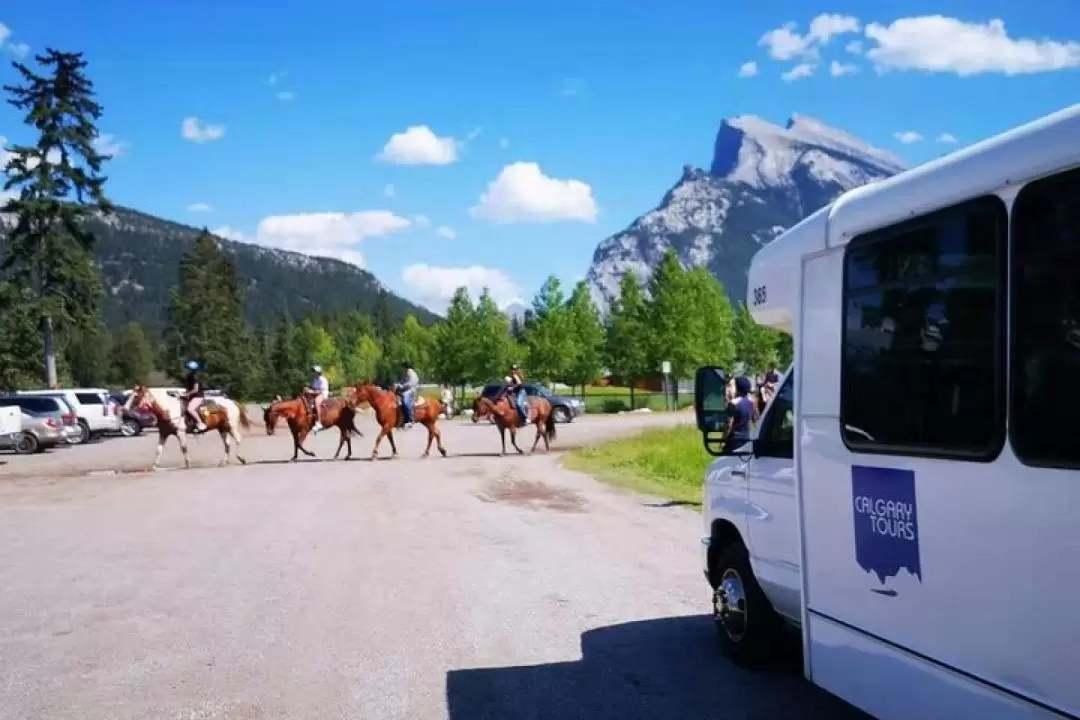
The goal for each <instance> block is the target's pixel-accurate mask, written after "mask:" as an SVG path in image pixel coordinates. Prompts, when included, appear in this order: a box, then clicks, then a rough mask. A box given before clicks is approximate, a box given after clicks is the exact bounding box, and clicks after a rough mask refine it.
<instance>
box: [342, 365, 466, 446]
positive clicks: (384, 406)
mask: <svg viewBox="0 0 1080 720" xmlns="http://www.w3.org/2000/svg"><path fill="white" fill-rule="evenodd" d="M345 392H346V393H347V394H348V395H349V400H350V401H351V402H352V403H353V405H359V404H361V403H367V404H368V405H370V406H371V407H372V409H373V410H375V422H376V423H378V425H379V437H377V438H375V447H374V448H373V449H372V451H371V457H372V458H377V457H379V444H380V443H382V439H383V438H384V437H385V438H386V439H387V440H389V441H390V450H391V451H392V454H391V457H397V444H396V443H395V442H394V429H395V428H398V427H401V421H402V420H403V419H404V415H403V414H402V410H401V404H400V402H399V399H398V396H397V393H395V392H394V391H392V390H383V389H382V388H381V387H379V386H378V385H374V384H372V383H364V384H361V385H358V386H357V387H354V388H346V389H345ZM445 410H446V408H445V407H444V406H443V404H442V402H440V401H439V400H435V399H434V398H425V397H424V396H422V395H419V394H418V395H417V397H416V405H415V407H414V408H413V415H414V416H415V418H414V419H415V420H416V422H418V423H420V424H421V425H423V426H424V427H425V428H427V433H428V436H427V447H426V448H424V454H423V455H422V456H421V457H427V456H428V455H430V454H431V443H432V442H433V441H434V442H435V443H436V444H437V445H438V448H439V453H440V454H442V456H443V457H446V448H444V447H443V444H442V433H440V432H439V428H438V422H439V415H440V414H441V413H443V412H444V411H445Z"/></svg>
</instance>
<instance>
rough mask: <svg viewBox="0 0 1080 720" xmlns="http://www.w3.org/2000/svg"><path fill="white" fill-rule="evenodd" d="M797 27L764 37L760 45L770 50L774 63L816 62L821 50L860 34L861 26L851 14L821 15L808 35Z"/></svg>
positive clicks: (784, 27) (786, 26)
mask: <svg viewBox="0 0 1080 720" xmlns="http://www.w3.org/2000/svg"><path fill="white" fill-rule="evenodd" d="M798 27H799V26H798V24H797V23H795V22H788V23H784V24H783V25H781V26H780V27H778V28H776V29H774V30H770V31H768V32H767V33H765V34H764V35H762V36H761V39H759V40H758V45H760V46H762V47H765V48H768V51H769V57H771V58H772V59H773V60H792V59H794V58H804V59H807V60H813V59H816V58H817V56H818V48H820V47H821V46H823V45H827V44H828V43H829V42H830V41H831V40H832V39H833V38H834V37H836V36H837V35H846V34H848V33H853V32H858V31H859V30H860V29H861V28H862V25H861V24H860V23H859V20H858V18H854V17H852V16H850V15H839V14H835V13H822V14H821V15H818V16H817V17H815V18H814V19H813V20H811V21H810V29H809V31H808V32H807V33H806V34H805V35H800V34H799V32H798Z"/></svg>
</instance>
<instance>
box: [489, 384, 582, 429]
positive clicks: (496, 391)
mask: <svg viewBox="0 0 1080 720" xmlns="http://www.w3.org/2000/svg"><path fill="white" fill-rule="evenodd" d="M524 388H525V394H526V395H527V396H529V397H534V396H536V395H539V396H540V397H545V398H547V399H548V402H550V403H551V416H552V417H553V418H555V422H558V423H568V422H570V421H572V420H573V419H574V418H576V417H577V416H578V415H582V414H584V412H585V403H584V402H582V401H581V400H578V399H577V398H572V397H565V396H563V395H556V394H555V393H553V392H551V391H550V390H548V389H547V388H546V387H544V386H543V385H541V384H540V383H533V382H527V383H525V384H524ZM505 389H506V382H504V381H502V380H498V381H496V382H490V383H488V384H487V385H485V386H484V389H483V390H481V391H480V397H486V398H488V399H489V400H494V399H495V398H496V397H498V396H499V395H500V394H501V393H502V391H503V390H505ZM492 422H494V419H492Z"/></svg>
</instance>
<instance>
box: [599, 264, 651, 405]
mask: <svg viewBox="0 0 1080 720" xmlns="http://www.w3.org/2000/svg"><path fill="white" fill-rule="evenodd" d="M606 330H607V333H606V334H607V338H606V340H607V342H606V353H605V355H606V360H607V364H608V369H609V370H610V371H611V374H612V375H613V376H614V377H615V379H616V380H618V381H620V382H622V383H625V384H626V385H629V386H630V407H631V409H633V407H634V386H635V383H636V382H637V381H638V380H642V379H644V378H645V377H646V376H647V375H648V374H649V372H650V370H652V369H653V366H652V365H651V363H650V358H651V356H650V345H649V343H650V340H649V337H650V331H649V307H648V303H647V302H646V300H645V296H644V294H642V292H641V284H640V283H639V282H638V279H637V276H635V275H634V274H633V273H627V274H626V275H623V277H622V280H620V281H619V297H618V298H616V299H615V301H614V302H613V303H612V304H611V308H610V310H609V312H608V317H607V325H606Z"/></svg>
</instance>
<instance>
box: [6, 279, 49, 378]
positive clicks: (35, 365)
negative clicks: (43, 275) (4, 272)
mask: <svg viewBox="0 0 1080 720" xmlns="http://www.w3.org/2000/svg"><path fill="white" fill-rule="evenodd" d="M33 299H34V298H33V293H31V291H30V290H29V289H27V288H21V287H19V286H17V285H14V284H12V283H6V282H0V389H2V390H25V389H29V388H31V387H34V386H35V385H40V384H41V379H40V378H41V367H42V348H41V337H40V335H39V323H38V319H37V317H36V314H35V313H34V310H33V306H34V302H33Z"/></svg>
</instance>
